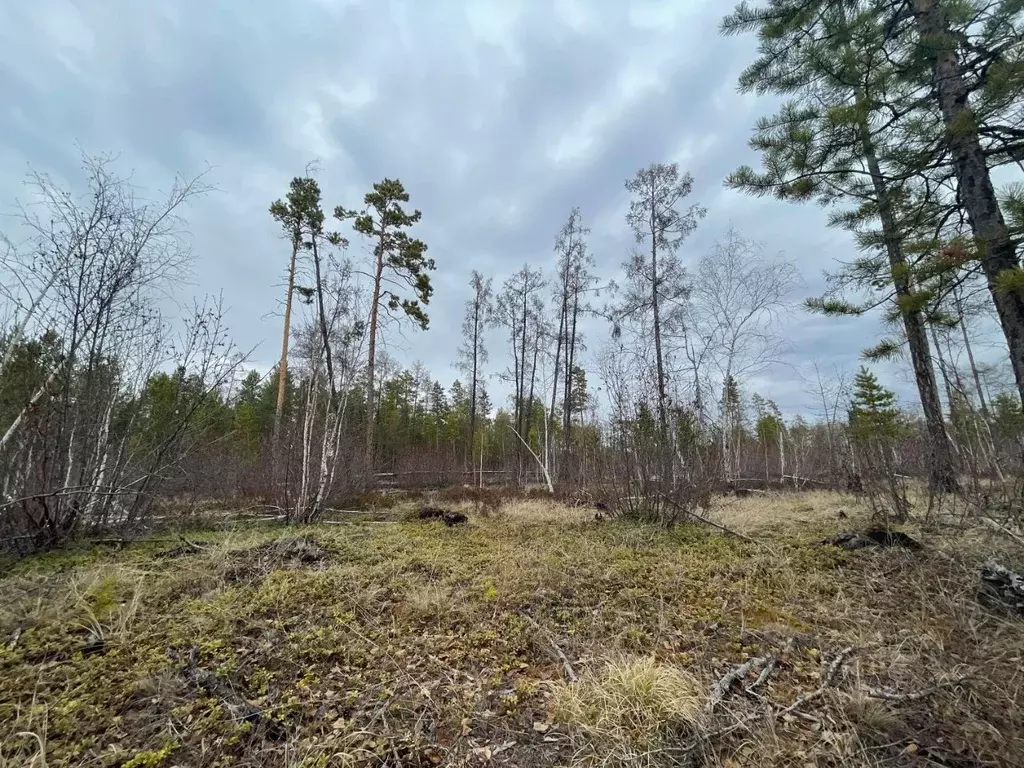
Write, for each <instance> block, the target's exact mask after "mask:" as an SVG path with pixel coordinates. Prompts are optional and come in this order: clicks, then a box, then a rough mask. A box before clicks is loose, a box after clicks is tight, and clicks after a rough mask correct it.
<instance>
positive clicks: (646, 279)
mask: <svg viewBox="0 0 1024 768" xmlns="http://www.w3.org/2000/svg"><path fill="white" fill-rule="evenodd" d="M626 189H627V190H628V191H629V192H630V193H631V194H632V195H633V199H632V200H631V201H630V203H629V212H628V213H627V214H626V223H627V224H628V225H629V227H630V229H631V230H633V235H634V236H635V238H636V242H637V244H643V245H644V246H645V247H646V253H640V252H638V253H635V254H634V255H633V256H632V258H631V259H630V260H629V261H627V262H626V263H625V265H624V266H625V269H626V281H627V287H626V290H625V292H624V295H623V296H622V297H621V300H620V302H619V304H618V306H617V307H614V308H613V309H612V314H613V318H614V320H615V330H616V331H618V329H619V326H620V324H621V323H622V322H623V321H627V320H636V319H638V318H640V317H643V318H647V317H649V318H650V321H651V325H652V328H653V334H654V362H655V371H656V381H655V387H656V395H657V402H658V425H659V427H660V429H661V437H662V440H663V443H664V442H665V441H666V438H667V437H668V434H669V432H668V372H667V367H666V361H665V357H666V354H665V349H664V343H663V338H662V337H663V334H664V330H665V329H664V325H665V323H664V315H665V313H666V312H667V311H668V309H669V307H667V306H666V304H672V303H679V302H681V301H682V300H683V299H684V298H685V295H686V287H685V284H684V282H683V274H684V273H683V268H682V265H681V263H680V261H679V256H678V254H677V252H678V250H679V248H680V246H681V245H682V243H683V240H685V239H686V238H687V237H688V236H689V235H690V234H692V233H693V231H694V230H695V229H696V228H697V222H699V221H700V220H701V219H702V218H704V216H705V215H706V213H707V211H706V209H705V208H704V207H703V206H701V205H691V206H690V207H689V208H688V209H686V210H685V211H680V210H678V206H679V205H680V203H681V202H682V200H683V198H685V197H687V196H688V195H689V194H690V192H691V191H692V190H693V177H692V176H691V175H690V174H689V173H681V172H680V170H679V165H678V164H677V163H667V164H666V163H651V164H650V165H649V166H647V167H646V168H641V169H640V170H638V171H637V172H636V174H635V175H634V176H633V177H632V178H630V179H627V180H626Z"/></svg>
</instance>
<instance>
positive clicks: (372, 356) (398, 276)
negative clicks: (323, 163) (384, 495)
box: [334, 179, 435, 469]
mask: <svg viewBox="0 0 1024 768" xmlns="http://www.w3.org/2000/svg"><path fill="white" fill-rule="evenodd" d="M363 202H364V203H365V205H366V210H365V212H363V213H358V212H356V211H351V210H347V209H345V208H342V207H341V206H338V207H337V208H335V209H334V216H335V218H337V219H339V220H341V221H345V220H347V219H353V220H354V221H353V224H352V227H353V229H354V230H355V231H356V232H358V233H359V234H361V235H364V236H365V237H368V238H370V239H371V240H372V241H373V272H372V274H371V275H370V276H371V278H372V280H373V292H372V294H371V299H370V324H369V339H368V344H369V350H368V352H367V363H366V404H367V414H366V415H367V418H366V462H367V466H368V467H369V468H371V469H372V467H373V438H374V418H375V413H374V405H373V403H374V398H373V388H374V374H375V366H376V360H377V358H376V356H377V334H378V327H379V323H380V319H381V317H380V315H381V310H383V311H384V312H385V313H386V314H389V315H393V316H398V317H407V318H410V319H412V320H413V321H414V322H415V323H416V324H417V325H419V327H420V328H421V329H423V330H426V328H427V325H428V324H429V322H430V319H429V318H428V317H427V314H426V311H425V310H424V307H425V306H426V305H428V304H429V303H430V297H431V294H432V293H433V290H434V289H433V287H432V286H431V284H430V272H431V271H432V270H433V269H434V268H435V265H434V260H433V259H429V258H427V257H426V256H425V255H424V254H425V253H426V251H427V246H426V244H425V243H424V242H423V241H422V240H417V239H415V238H412V237H409V234H408V233H407V232H406V231H405V230H406V229H408V228H409V227H411V226H412V225H413V224H416V223H417V222H418V221H419V220H420V218H421V217H422V214H421V213H420V211H418V210H414V211H413V212H412V213H407V212H406V211H405V209H404V208H402V205H401V204H402V203H407V202H409V193H408V192H406V191H405V187H404V186H402V182H401V181H399V180H398V179H384V180H383V181H380V182H378V183H376V184H374V185H373V190H372V191H371V192H367V193H366V196H365V197H364V198H363ZM410 290H411V291H412V295H413V298H408V296H407V292H408V291H410Z"/></svg>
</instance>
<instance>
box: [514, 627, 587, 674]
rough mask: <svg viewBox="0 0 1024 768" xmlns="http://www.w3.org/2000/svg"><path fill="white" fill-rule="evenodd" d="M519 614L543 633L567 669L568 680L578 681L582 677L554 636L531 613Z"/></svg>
mask: <svg viewBox="0 0 1024 768" xmlns="http://www.w3.org/2000/svg"><path fill="white" fill-rule="evenodd" d="M519 615H520V616H522V617H523V618H524V619H526V621H527V622H529V624H530V626H532V627H533V628H534V629H535V630H537V632H538V633H539V634H541V635H543V636H544V638H545V639H546V640H547V641H548V644H549V645H550V646H551V650H552V652H553V653H554V654H555V656H556V657H557V658H558V660H559V661H561V662H562V669H563V670H564V671H565V679H566V680H568V681H569V682H570V683H575V682H577V681H578V680H579V679H580V678H579V675H577V674H576V670H575V669H573V668H572V664H570V663H569V659H568V657H567V656H566V655H565V654H564V653H563V652H562V649H561V648H559V647H558V644H557V643H556V642H555V641H554V638H552V637H551V636H550V635H548V633H547V632H545V631H544V628H543V627H541V625H540V624H538V623H537V620H536V619H534V618H533V617H532V616H530V615H529V614H527V613H523V612H521V611H520V613H519Z"/></svg>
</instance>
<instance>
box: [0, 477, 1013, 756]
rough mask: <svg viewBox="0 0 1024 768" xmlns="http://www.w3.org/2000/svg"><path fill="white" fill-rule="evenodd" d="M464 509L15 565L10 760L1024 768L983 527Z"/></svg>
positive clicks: (0, 685)
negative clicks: (841, 536) (648, 521)
mask: <svg viewBox="0 0 1024 768" xmlns="http://www.w3.org/2000/svg"><path fill="white" fill-rule="evenodd" d="M840 507H842V508H843V509H844V510H845V512H846V514H847V516H848V517H847V519H844V520H839V519H837V515H838V510H839V508H840ZM462 511H467V512H469V513H470V520H469V523H468V525H458V526H452V527H448V526H445V525H444V524H442V523H441V522H438V521H419V520H415V519H406V518H413V517H414V514H411V513H412V512H413V509H412V508H411V507H410V509H408V510H405V511H404V512H407V513H410V514H406V515H403V514H401V513H400V514H397V515H396V517H397V518H402V519H396V520H395V521H393V522H356V523H352V524H333V525H332V524H321V525H316V526H310V527H305V528H301V529H299V528H283V527H282V528H273V529H266V528H261V529H259V530H253V528H252V526H250V527H249V528H246V529H244V530H236V531H230V532H224V531H220V532H207V533H202V532H191V533H189V534H188V536H187V540H188V542H190V544H188V545H184V546H176V545H175V543H174V541H173V537H171V538H169V539H167V538H165V539H164V540H163V541H159V542H150V543H139V544H134V545H131V546H128V547H126V548H124V549H121V550H113V549H111V548H110V547H92V548H88V549H79V550H72V551H66V552H58V553H51V554H48V555H44V556H39V557H35V558H30V559H26V560H22V561H20V562H18V563H16V564H14V565H13V566H11V567H10V568H9V569H8V570H7V572H6V573H5V574H4V575H3V576H2V577H0V633H2V634H0V639H2V642H0V766H5V767H6V766H24V765H35V766H49V768H56V767H57V766H77V767H81V768H90V767H92V766H96V767H99V766H112V767H113V766H120V767H121V768H129V767H130V768H142V767H143V766H145V767H146V768H171V767H172V766H181V767H182V768H184V767H185V766H189V767H196V768H198V767H200V766H201V767H203V768H207V767H212V766H224V767H226V766H270V767H274V766H282V767H284V766H303V767H304V768H312V767H313V766H392V767H394V768H398V766H432V765H451V766H455V765H465V766H470V765H479V766H486V765H498V766H500V765H507V766H576V765H578V766H589V765H607V766H613V765H620V766H641V765H650V766H660V765H665V766H668V765H683V764H690V765H700V764H705V765H729V766H745V765H818V766H828V765H836V766H838V765H844V766H847V765H848V766H863V765H886V766H890V765H908V766H911V765H921V766H925V765H928V766H934V765H948V766H969V765H970V766H983V765H1007V766H1009V765H1021V764H1024V735H1022V734H1024V715H1022V712H1021V700H1020V693H1019V689H1020V685H1021V682H1022V679H1021V659H1022V657H1024V633H1022V632H1021V624H1020V623H1019V620H1014V619H1012V618H1010V617H1007V616H1003V615H999V614H997V613H995V612H993V611H992V610H990V609H988V608H985V607H983V606H982V605H980V604H979V603H978V602H977V600H976V591H977V585H978V579H977V566H978V564H979V563H980V562H982V561H983V560H984V558H985V557H986V556H987V555H988V554H990V553H992V552H993V551H999V550H1001V549H1002V548H1003V546H1004V544H1003V542H1000V541H997V540H994V539H989V538H987V534H983V533H981V532H977V531H967V532H962V533H957V534H950V533H946V534H941V535H940V534H939V533H934V532H929V531H927V530H920V529H916V528H908V532H909V533H911V534H912V535H914V537H915V538H917V539H919V540H921V541H922V543H923V544H924V547H923V549H922V550H920V551H909V550H904V549H899V548H885V549H882V548H879V549H864V550H859V551H856V552H845V551H842V550H840V549H837V548H835V547H831V546H821V545H819V544H818V542H820V540H821V539H823V538H824V537H826V536H828V535H831V534H834V533H835V532H836V531H838V530H840V529H841V528H858V527H859V528H861V529H863V528H864V527H865V526H866V525H867V524H868V520H867V515H866V511H865V510H862V509H860V508H858V507H857V506H856V505H855V504H854V503H853V502H852V500H850V499H844V498H842V497H840V496H838V495H831V494H802V495H792V496H781V497H777V498H767V497H762V498H745V499H739V500H731V501H728V502H724V506H722V507H721V508H720V509H718V510H716V513H715V514H716V515H717V517H716V519H717V520H719V521H720V522H723V523H725V524H726V525H728V526H729V527H731V528H733V529H735V530H737V531H741V532H743V533H745V534H747V535H748V536H750V540H745V539H741V538H738V537H736V536H730V535H728V534H725V533H722V532H720V531H717V530H714V529H711V528H708V527H706V526H685V525H684V526H680V527H677V528H675V529H674V530H672V531H664V530H660V529H657V528H653V527H645V526H638V525H635V524H630V523H626V522H622V521H608V520H605V521H595V520H594V517H593V511H592V510H589V511H588V510H584V509H571V508H568V507H564V506H561V505H558V504H555V503H552V502H548V501H520V502H515V503H513V504H509V505H507V506H505V507H504V508H502V510H501V511H499V512H497V513H495V514H491V515H489V516H481V515H474V514H472V509H470V508H466V509H462ZM1000 556H1001V557H1003V558H1004V560H1005V561H1006V562H1007V563H1008V564H1009V565H1011V566H1012V565H1014V564H1017V565H1019V564H1020V563H1019V559H1020V553H1019V552H1017V553H1016V555H1015V554H1014V553H1013V552H1006V551H1002V552H1001V553H1000ZM1015 556H1016V558H1017V561H1018V562H1016V563H1015V561H1014V557H1015Z"/></svg>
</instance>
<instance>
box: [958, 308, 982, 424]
mask: <svg viewBox="0 0 1024 768" xmlns="http://www.w3.org/2000/svg"><path fill="white" fill-rule="evenodd" d="M954 299H955V301H956V308H957V313H958V314H959V315H960V333H961V334H962V335H963V338H964V349H965V350H966V351H967V361H968V362H969V363H970V365H971V377H972V378H973V379H974V390H975V392H977V393H978V406H979V408H980V409H981V415H982V416H984V417H985V421H988V418H989V415H988V402H987V401H986V400H985V388H984V387H982V386H981V374H980V373H978V364H977V363H976V362H975V360H974V350H973V348H972V347H971V337H970V336H969V335H968V333H967V322H966V320H967V318H966V317H965V316H964V310H963V305H962V303H961V298H960V293H959V291H956V292H955V293H954Z"/></svg>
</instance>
